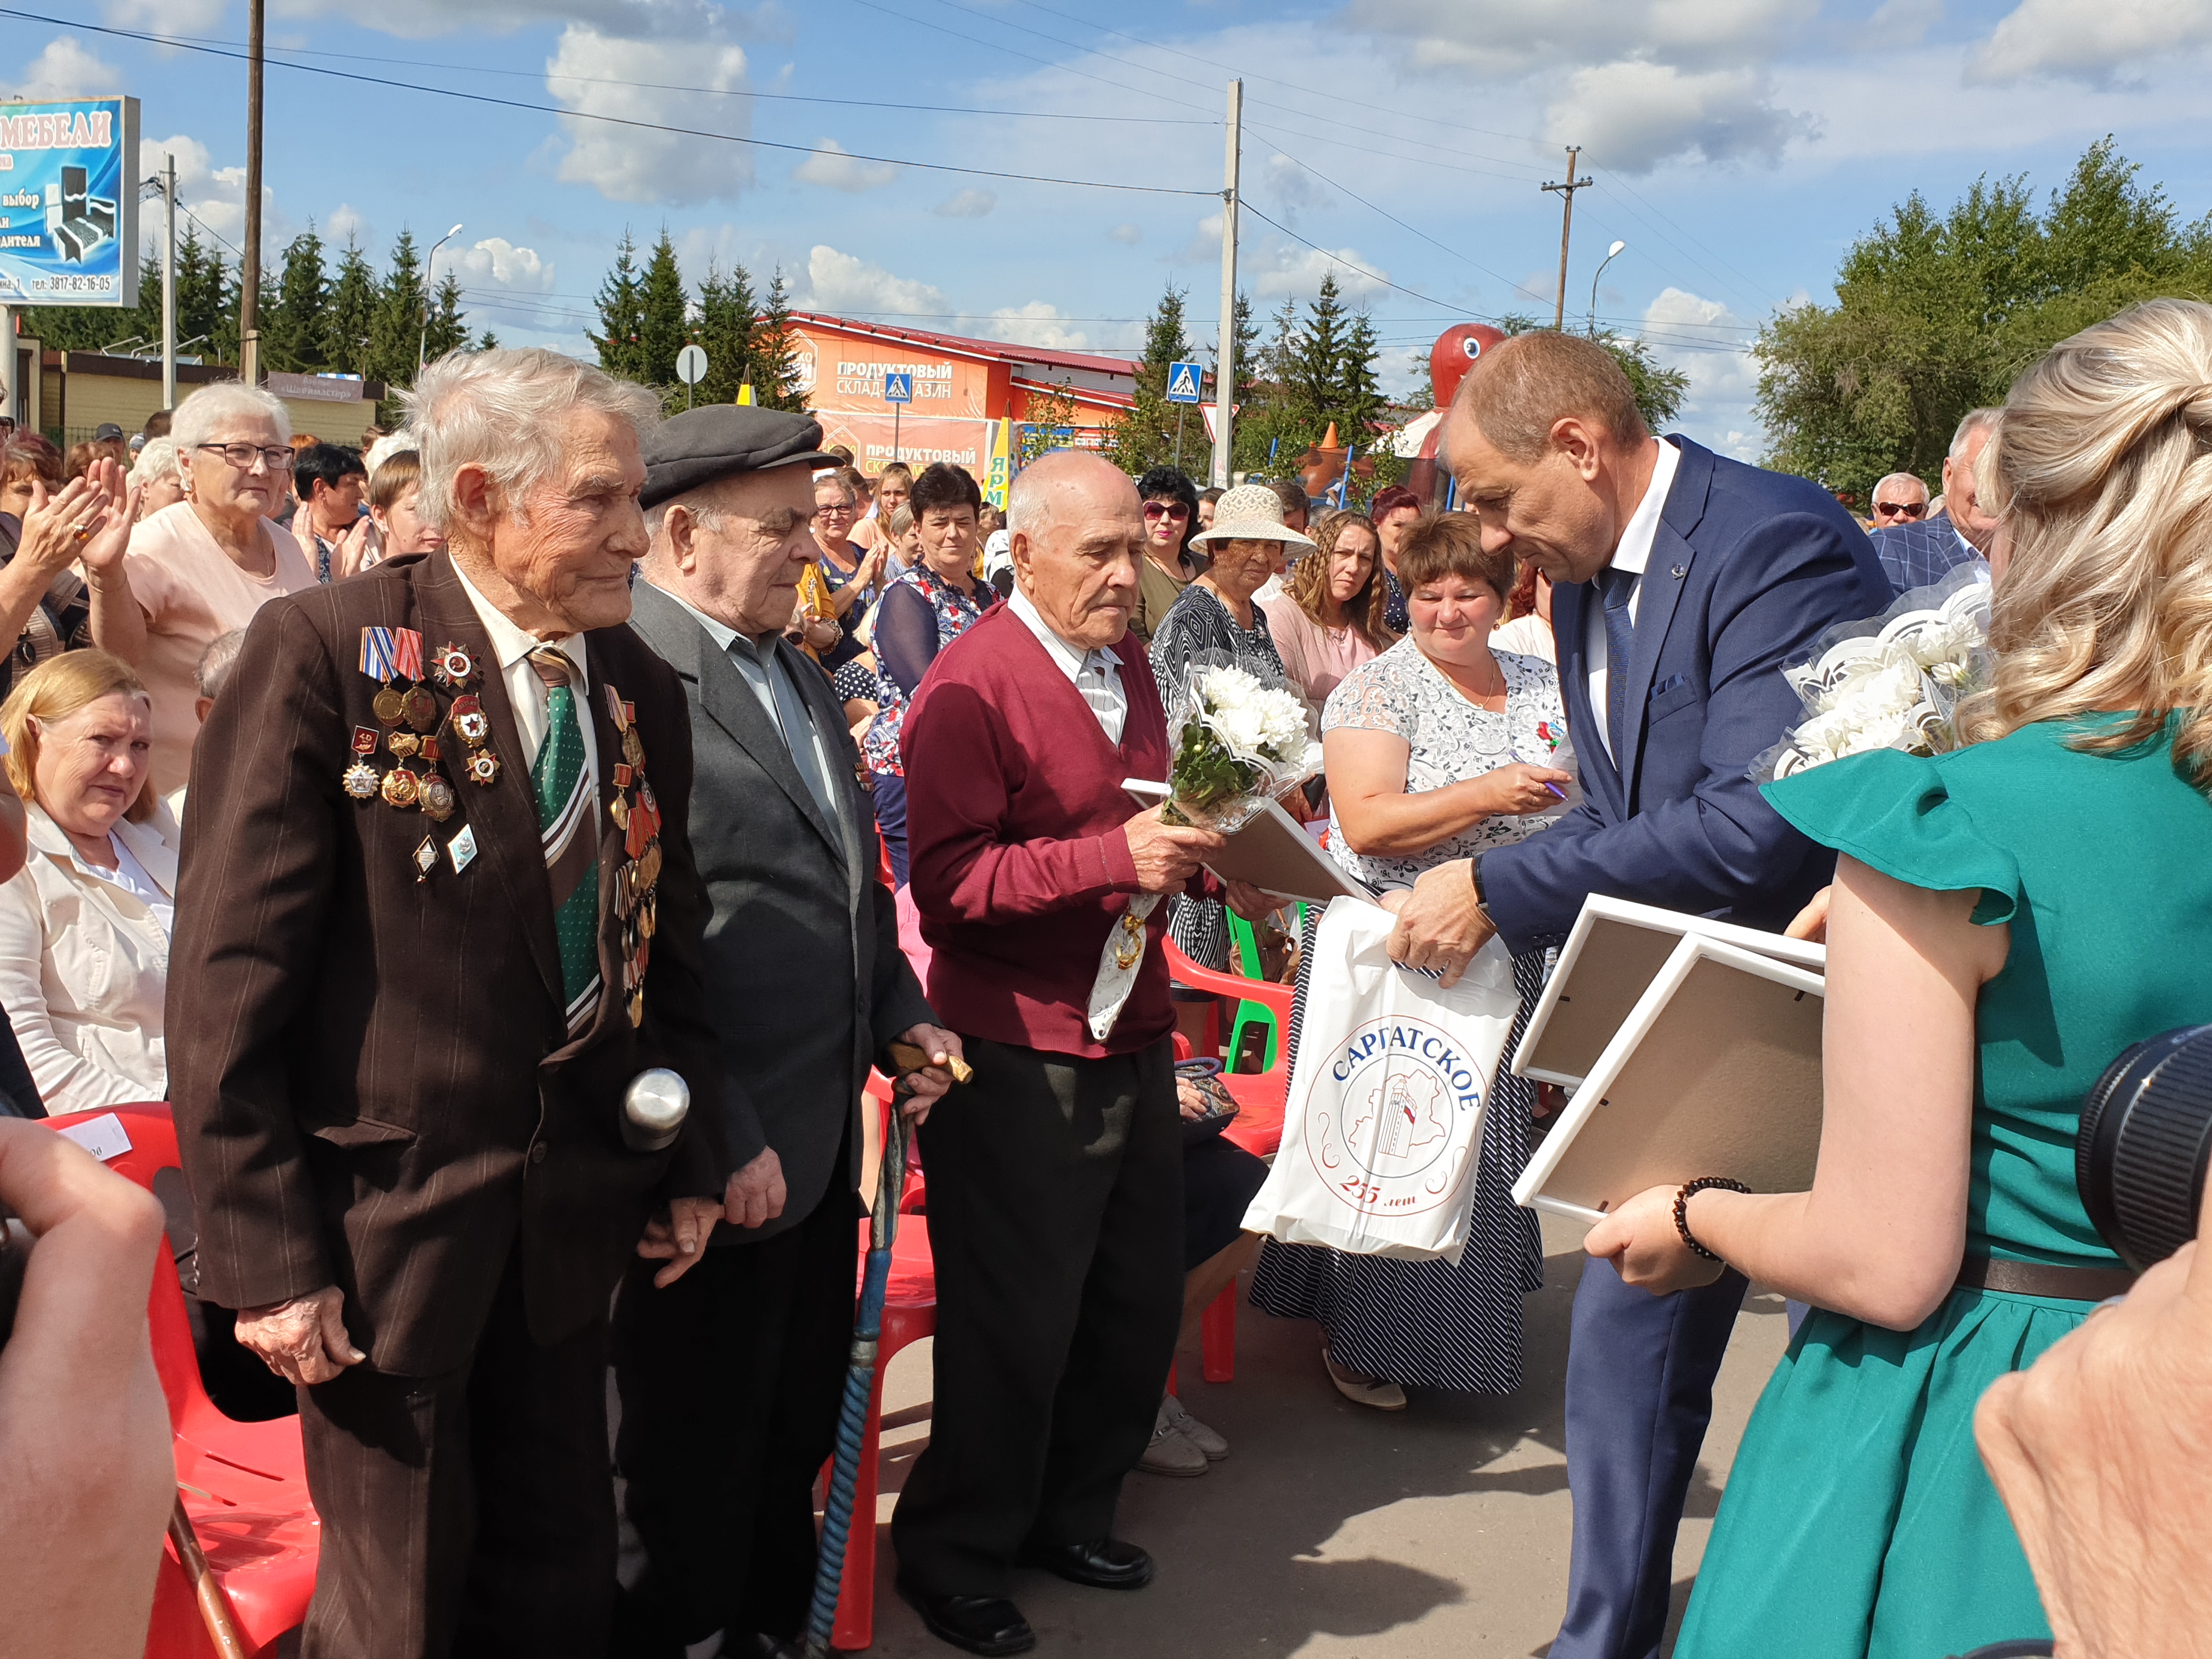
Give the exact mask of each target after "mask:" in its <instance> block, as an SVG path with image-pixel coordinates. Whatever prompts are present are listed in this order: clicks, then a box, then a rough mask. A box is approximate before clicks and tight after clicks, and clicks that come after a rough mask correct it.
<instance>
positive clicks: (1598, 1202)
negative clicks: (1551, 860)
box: [1513, 931, 1826, 1224]
mask: <svg viewBox="0 0 2212 1659" xmlns="http://www.w3.org/2000/svg"><path fill="white" fill-rule="evenodd" d="M1825 994H1826V981H1825V980H1824V979H1823V978H1822V977H1821V976H1820V975H1818V974H1816V973H1813V972H1811V971H1810V970H1808V969H1806V968H1803V967H1800V966H1797V965H1796V964H1794V963H1788V962H1784V961H1782V960H1779V959H1778V957H1774V956H1771V955H1767V954H1765V953H1762V952H1759V951H1747V950H1744V949H1742V948H1741V947H1740V946H1737V945H1732V944H1729V943H1727V942H1725V941H1723V940H1722V939H1716V938H1713V937H1711V936H1710V935H1708V934H1705V933H1693V932H1687V931H1685V932H1681V933H1678V934H1676V935H1675V936H1674V945H1673V948H1672V949H1671V950H1670V951H1668V953H1667V956H1666V958H1665V960H1664V961H1663V962H1662V963H1661V964H1660V966H1659V969H1658V970H1657V971H1656V973H1655V974H1653V975H1652V976H1651V978H1650V982H1649V983H1648V984H1647V985H1646V986H1645V987H1644V990H1643V992H1642V994H1640V995H1639V996H1638V998H1637V999H1636V1001H1635V1003H1634V1006H1632V1008H1631V1009H1630V1011H1629V1012H1628V1014H1627V1017H1626V1018H1624V1019H1623V1020H1622V1021H1621V1023H1620V1026H1619V1028H1618V1029H1617V1030H1615V1031H1614V1032H1613V1035H1612V1037H1611V1039H1610V1040H1609V1041H1608V1042H1607V1043H1606V1044H1605V1046H1604V1048H1603V1049H1602V1051H1601V1053H1600V1054H1598V1056H1597V1058H1596V1060H1595V1063H1594V1064H1592V1066H1590V1068H1589V1072H1588V1073H1587V1075H1586V1076H1584V1077H1583V1079H1580V1083H1579V1086H1578V1087H1577V1089H1576V1091H1575V1094H1574V1097H1573V1098H1572V1099H1571V1101H1569V1103H1567V1106H1566V1109H1565V1111H1564V1112H1563V1113H1562V1115H1561V1116H1560V1120H1559V1123H1558V1124H1557V1125H1556V1126H1555V1127H1553V1129H1552V1130H1551V1132H1550V1133H1549V1134H1547V1136H1546V1137H1545V1139H1544V1141H1543V1144H1542V1145H1541V1146H1539V1147H1538V1148H1537V1150H1536V1153H1535V1156H1534V1157H1533V1158H1530V1159H1529V1161H1528V1167H1527V1169H1525V1170H1523V1171H1522V1175H1521V1178H1520V1179H1519V1180H1518V1181H1516V1182H1515V1183H1514V1187H1513V1199H1514V1201H1515V1202H1516V1204H1520V1205H1522V1206H1524V1207H1526V1208H1529V1209H1534V1210H1538V1211H1541V1212H1546V1213H1547V1214H1551V1215H1557V1216H1560V1217H1563V1218H1566V1219H1569V1220H1574V1221H1580V1222H1583V1223H1585V1224H1595V1222H1597V1221H1598V1220H1599V1219H1600V1218H1602V1217H1603V1215H1604V1214H1605V1212H1607V1210H1608V1209H1610V1208H1612V1207H1613V1206H1615V1205H1617V1204H1620V1202H1622V1201H1623V1200H1626V1199H1628V1198H1631V1197H1632V1196H1634V1195H1635V1194H1638V1193H1639V1192H1642V1191H1644V1189H1645V1188H1650V1187H1657V1186H1678V1185H1680V1183H1681V1182H1685V1181H1692V1180H1695V1179H1697V1178H1699V1176H1729V1177H1732V1178H1733V1179H1735V1180H1738V1181H1741V1182H1744V1183H1745V1184H1746V1185H1747V1186H1748V1187H1750V1188H1752V1190H1753V1191H1754V1192H1767V1193H1774V1192H1802V1191H1804V1190H1805V1189H1806V1188H1808V1187H1809V1186H1810V1185H1811V1183H1812V1178H1813V1167H1814V1163H1815V1161H1816V1159H1817V1158H1818V1155H1819V1152H1820V1102H1821V1079H1820V1018H1821V1014H1822V1012H1823V1010H1824V1006H1825Z"/></svg>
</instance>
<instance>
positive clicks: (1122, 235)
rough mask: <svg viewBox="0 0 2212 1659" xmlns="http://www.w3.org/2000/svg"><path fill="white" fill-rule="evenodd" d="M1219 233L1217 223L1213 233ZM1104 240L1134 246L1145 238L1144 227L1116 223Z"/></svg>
mask: <svg viewBox="0 0 2212 1659" xmlns="http://www.w3.org/2000/svg"><path fill="white" fill-rule="evenodd" d="M1214 234H1216V235H1217V236H1218V235H1219V234H1221V232H1220V228H1219V227H1218V225H1217V226H1216V227H1215V229H1214ZM1106 240H1108V241H1109V242H1119V243H1120V244H1121V246H1123V247H1134V246H1137V244H1138V243H1139V242H1141V241H1143V240H1145V230H1144V227H1143V226H1141V225H1130V224H1121V225H1116V226H1115V227H1114V228H1113V229H1111V230H1109V231H1108V232H1107V233H1106Z"/></svg>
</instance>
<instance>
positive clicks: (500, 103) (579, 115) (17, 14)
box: [0, 7, 1220, 197]
mask: <svg viewBox="0 0 2212 1659" xmlns="http://www.w3.org/2000/svg"><path fill="white" fill-rule="evenodd" d="M0 17H14V18H19V19H21V20H22V21H26V22H31V23H45V24H47V25H50V26H52V27H56V28H71V29H84V30H87V31H88V32H90V33H95V34H112V35H118V36H121V37H122V38H124V39H125V40H149V41H152V42H153V43H154V44H155V45H157V46H170V47H173V48H174V49H175V50H177V51H179V52H204V53H206V54H208V55H209V56H210V57H215V58H235V59H239V60H240V61H243V60H244V59H245V58H246V53H244V52H231V51H227V50H225V49H224V48H222V47H220V46H199V45H196V44H194V43H193V42H191V41H188V40H173V39H171V38H169V37H167V36H163V35H159V34H150V33H143V32H141V31H139V30H136V29H118V28H106V27H101V26H100V24H97V23H86V22H82V21H76V20H75V19H68V20H64V19H62V18H58V17H46V16H42V15H40V14H39V13H37V12H29V11H17V10H15V9H12V8H7V7H0ZM276 67H277V68H278V69H288V70H293V71H294V72H295V73H296V74H300V75H324V76H331V77H332V78H333V79H336V80H340V81H354V82H361V83H362V84H363V85H367V86H372V87H391V88H397V89H398V90H399V91H401V92H420V93H426V94H429V95H431V96H433V97H437V98H458V99H460V100H463V101H464V102H466V103H471V104H489V105H493V106H496V107H499V108H501V109H520V110H528V111H530V112H532V113H533V114H538V115H555V116H561V117H564V118H567V119H569V120H572V121H601V122H605V123H606V124H607V125H611V126H618V127H631V128H634V129H636V130H638V131H644V132H665V133H671V134H673V135H674V136H675V137H679V138H711V139H714V140H716V141H717V142H719V143H726V144H746V145H750V146H751V147H753V148H754V149H781V150H790V151H793V152H794V153H796V154H799V155H819V154H821V151H820V150H819V149H817V147H816V146H814V145H812V144H786V143H777V142H776V141H775V140H774V139H771V138H743V137H738V135H736V134H735V133H728V132H708V131H705V130H704V129H703V128H699V127H675V126H668V125H664V124H662V123H660V122H659V121H641V120H637V119H635V118H631V117H629V116H623V115H605V114H601V113H599V112H597V111H593V110H574V109H561V108H558V107H556V106H554V105H551V104H532V103H527V102H525V101H524V100H521V99H519V98H495V97H494V96H492V95H491V94H489V93H484V92H463V91H461V90H459V88H453V87H426V86H421V85H418V84H416V82H411V81H394V80H391V79H389V78H387V77H386V76H377V75H360V74H356V73H354V72H353V71H351V70H335V69H324V68H321V67H319V66H318V65H316V64H291V63H286V62H284V61H283V60H282V59H279V60H277V63H276ZM842 155H844V156H845V157H846V158H847V159H849V160H852V161H874V162H877V163H879V164H882V165H885V166H890V167H915V168H917V169H920V170H921V171H923V172H927V173H959V174H961V175H963V177H967V178H971V179H1011V180H1013V181H1015V182H1017V183H1020V184H1029V185H1062V186H1065V187H1067V188H1071V189H1079V190H1118V191H1130V192H1133V193H1135V194H1138V195H1143V196H1209V197H1210V196H1218V195H1219V194H1220V191H1212V190H1182V189H1176V188H1175V187H1173V186H1170V185H1122V184H1115V183H1112V182H1110V181H1108V180H1105V179H1057V178H1051V177H1048V176H1046V175H1043V174H1040V173H1007V172H1001V171H998V170H996V169H994V168H990V167H956V166H954V165H952V164H951V162H947V161H913V160H910V159H906V158H901V157H896V156H890V155H860V154H857V153H856V152H854V151H849V150H848V151H844V152H842Z"/></svg>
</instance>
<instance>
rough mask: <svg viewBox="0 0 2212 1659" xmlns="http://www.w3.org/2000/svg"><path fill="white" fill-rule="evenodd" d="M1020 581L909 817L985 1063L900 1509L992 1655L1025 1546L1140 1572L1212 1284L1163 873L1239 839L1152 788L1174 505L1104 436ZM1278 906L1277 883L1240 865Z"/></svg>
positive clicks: (953, 1624)
mask: <svg viewBox="0 0 2212 1659" xmlns="http://www.w3.org/2000/svg"><path fill="white" fill-rule="evenodd" d="M1008 517H1009V525H1010V528H1011V530H1012V540H1011V551H1012V556H1013V563H1014V580H1015V588H1014V592H1013V595H1012V598H1011V599H1009V600H1008V601H1007V603H1006V604H1005V605H1000V606H999V607H997V608H996V609H994V610H993V611H990V612H989V613H988V614H987V616H985V617H984V618H983V619H982V620H981V622H979V623H975V626H973V627H972V628H970V629H969V630H968V631H967V632H966V633H964V634H963V635H961V636H960V637H959V638H958V639H957V640H955V641H952V643H951V644H950V645H948V646H946V647H945V649H944V650H943V651H941V652H940V653H939V654H938V657H937V660H936V661H935V663H934V664H933V665H931V668H930V671H929V677H928V678H927V680H925V681H924V682H923V683H922V686H921V691H920V693H919V695H918V696H916V698H915V702H914V705H913V708H911V709H910V710H909V711H908V715H907V723H906V732H905V738H904V743H905V757H906V768H907V801H908V817H907V827H908V836H909V838H910V842H909V844H910V849H911V855H912V856H911V863H910V866H909V867H910V868H911V870H912V872H913V877H914V889H913V890H914V895H915V902H916V903H917V904H918V905H919V907H920V908H921V932H922V938H923V939H925V940H926V941H927V943H928V944H929V945H930V947H931V949H932V951H933V956H932V957H931V962H930V972H929V984H928V987H927V988H928V991H929V997H930V1002H931V1006H933V1007H935V1008H937V1009H939V1011H940V1012H942V1014H943V1016H944V1018H945V1023H946V1024H948V1025H950V1026H951V1028H952V1029H953V1030H956V1031H958V1032H960V1033H961V1034H962V1036H963V1041H964V1042H965V1043H966V1046H967V1055H966V1058H967V1060H968V1062H969V1066H970V1067H971V1068H972V1071H973V1073H974V1080H973V1081H972V1082H971V1083H963V1084H958V1085H954V1086H953V1087H952V1088H951V1090H950V1091H948V1092H947V1093H946V1094H945V1098H944V1099H943V1100H942V1101H940V1102H939V1103H938V1105H937V1106H936V1108H935V1109H934V1110H933V1111H932V1113H931V1115H930V1117H929V1121H928V1122H927V1125H926V1126H925V1127H924V1128H923V1129H922V1132H921V1150H922V1157H923V1160H924V1163H925V1164H926V1166H927V1170H928V1172H929V1235H930V1244H931V1250H932V1253H933V1256H934V1258H935V1261H936V1265H937V1290H938V1322H937V1340H936V1347H935V1354H934V1361H935V1364H936V1371H937V1386H936V1398H935V1402H934V1404H933V1407H932V1415H931V1424H930V1439H929V1447H928V1449H927V1450H926V1451H924V1452H923V1453H922V1455H921V1460H920V1461H919V1462H917V1463H916V1464H915V1468H914V1471H913V1473H912V1474H910V1475H909V1476H908V1479H907V1484H906V1488H905V1491H904V1492H903V1493H902V1496H901V1498H900V1499H899V1506H898V1510H897V1513H896V1516H894V1518H893V1521H892V1535H893V1537H894V1539H895V1540H896V1543H897V1546H898V1554H899V1577H898V1585H899V1589H900V1591H901V1593H902V1595H905V1596H906V1598H907V1599H908V1601H911V1602H912V1603H913V1604H914V1605H915V1608H916V1609H917V1610H918V1611H919V1612H920V1613H921V1617H922V1620H923V1622H924V1623H925V1624H927V1626H928V1627H929V1629H930V1630H931V1632H933V1634H935V1635H936V1636H937V1637H938V1638H939V1639H941V1640H943V1641H945V1642H948V1643H950V1644H952V1645H953V1646H955V1647H957V1648H962V1649H964V1650H967V1651H968V1652H970V1653H978V1654H1013V1653H1022V1652H1026V1651H1027V1650H1029V1649H1030V1648H1031V1647H1033V1646H1034V1645H1035V1644H1036V1637H1035V1634H1034V1633H1033V1632H1031V1631H1030V1626H1029V1624H1028V1622H1027V1621H1026V1620H1024V1618H1023V1616H1022V1613H1021V1610H1020V1609H1019V1608H1018V1607H1016V1606H1015V1604H1014V1603H1013V1602H1012V1601H1011V1600H1009V1599H1007V1591H1008V1590H1009V1589H1011V1588H1012V1585H1011V1577H1012V1569H1013V1568H1015V1567H1016V1566H1018V1565H1021V1566H1031V1567H1038V1568H1042V1569H1043V1570H1044V1571H1048V1572H1052V1573H1056V1574H1058V1575H1059V1576H1060V1577H1062V1578H1066V1579H1068V1580H1071V1581H1072V1582H1073V1583H1079V1584H1085V1585H1089V1586H1091V1587H1093V1588H1096V1589H1139V1588H1141V1587H1142V1586H1143V1585H1145V1584H1146V1583H1149V1582H1150V1580H1151V1578H1152V1558H1151V1557H1150V1556H1148V1555H1147V1554H1146V1553H1145V1552H1144V1551H1143V1550H1142V1549H1140V1548H1139V1547H1137V1546H1135V1545H1134V1544H1131V1543H1127V1542H1126V1541H1122V1540H1121V1539H1117V1538H1115V1537H1114V1536H1113V1532H1112V1528H1113V1522H1114V1510H1115V1503H1116V1500H1117V1499H1118V1498H1119V1495H1120V1492H1121V1480H1122V1477H1123V1476H1125V1475H1126V1474H1128V1472H1129V1470H1130V1469H1131V1468H1133V1466H1134V1465H1135V1463H1136V1462H1137V1459H1138V1458H1139V1456H1140V1455H1142V1454H1143V1452H1144V1450H1145V1448H1146V1443H1148V1442H1149V1441H1150V1440H1151V1438H1152V1427H1153V1422H1154V1418H1155V1415H1156V1413H1157V1412H1158V1407H1159V1404H1160V1398H1161V1395H1162V1393H1163V1392H1164V1389H1165V1388H1166V1384H1167V1372H1168V1364H1169V1361H1170V1359H1171V1358H1173V1356H1174V1350H1175V1341H1176V1327H1177V1325H1178V1323H1179V1322H1180V1321H1181V1318H1182V1285H1183V1259H1182V1249H1183V1213H1182V1129H1181V1124H1180V1117H1179V1114H1178V1110H1177V1107H1176V1082H1175V1066H1174V1047H1173V1043H1174V1029H1175V1018H1174V1015H1173V1013H1172V1012H1171V1010H1170V1005H1169V1002H1168V974H1167V965H1166V963H1164V961H1163V960H1162V958H1161V953H1160V951H1159V950H1158V945H1157V944H1156V943H1155V941H1156V940H1157V939H1158V936H1159V933H1160V932H1161V923H1162V921H1164V911H1165V908H1166V907H1164V906H1163V905H1161V904H1160V903H1159V898H1160V896H1163V895H1166V894H1170V893H1178V892H1184V891H1188V892H1189V893H1191V894H1192V895H1193V896H1218V895H1219V894H1220V892H1221V889H1220V886H1219V884H1218V883H1217V882H1215V880H1214V878H1212V877H1211V876H1208V875H1206V874H1205V873H1204V872H1202V871H1200V868H1199V860H1200V858H1202V857H1203V856H1205V855H1206V854H1208V853H1210V852H1216V851H1218V850H1219V848H1221V846H1222V844H1223V843H1222V841H1221V838H1220V837H1219V836H1215V835H1212V834H1211V833H1209V832H1207V831H1205V830H1202V829H1194V828H1190V827H1187V826H1176V825H1171V824H1168V823H1164V822H1162V820H1161V817H1160V813H1159V811H1158V808H1156V807H1155V808H1149V809H1146V810H1145V811H1135V812H1133V811H1132V810H1131V809H1132V808H1133V806H1134V805H1135V802H1134V801H1133V799H1131V798H1130V797H1129V796H1128V795H1127V793H1124V792H1123V790H1122V787H1121V784H1122V781H1123V780H1124V779H1127V778H1139V779H1164V778H1165V777H1166V776H1167V775H1168V772H1169V762H1170V756H1171V754H1172V752H1173V750H1172V745H1171V744H1170V740H1169V735H1168V729H1167V716H1166V714H1165V713H1164V711H1163V710H1162V708H1161V706H1160V698H1159V693H1158V690H1157V689H1156V688H1155V686H1154V684H1153V682H1152V669H1151V666H1150V665H1149V664H1148V663H1147V661H1146V656H1145V653H1144V652H1143V651H1141V650H1136V649H1132V648H1131V647H1130V646H1129V645H1128V644H1127V641H1126V639H1125V637H1124V636H1125V635H1126V632H1127V628H1128V623H1129V617H1130V613H1131V612H1132V611H1133V610H1134V608H1135V606H1136V603H1137V572H1138V567H1139V564H1140V563H1141V562H1142V561H1143V558H1144V544H1145V521H1144V517H1143V515H1142V513H1140V511H1139V504H1138V501H1137V491H1136V488H1135V486H1134V485H1133V484H1132V483H1130V481H1129V479H1128V477H1127V475H1126V474H1124V473H1122V472H1121V471H1117V470H1116V469H1115V467H1114V466H1113V465H1110V464H1109V462H1107V461H1106V460H1105V459H1103V458H1102V457H1099V456H1097V455H1085V454H1082V453H1065V454H1058V455H1048V456H1047V457H1046V458H1045V459H1042V460H1041V461H1039V462H1037V463H1036V465H1032V466H1030V467H1029V468H1027V469H1026V470H1025V471H1024V472H1023V473H1022V475H1021V477H1019V478H1018V480H1016V482H1015V483H1014V487H1013V494H1012V501H1011V503H1010V510H1009V515H1008ZM1227 897H1228V899H1229V902H1231V904H1232V905H1233V906H1235V907H1236V908H1237V909H1238V910H1239V911H1240V912H1241V913H1243V914H1245V915H1261V914H1262V913H1264V912H1265V910H1266V909H1267V904H1268V901H1267V899H1266V898H1265V897H1264V896H1262V895H1261V894H1260V893H1258V892H1257V891H1255V890H1253V889H1251V888H1249V887H1243V886H1241V885H1238V884H1231V887H1230V889H1229V891H1228V894H1227Z"/></svg>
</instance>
